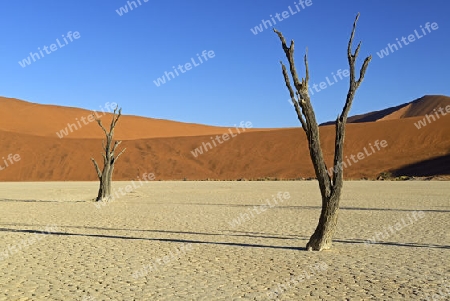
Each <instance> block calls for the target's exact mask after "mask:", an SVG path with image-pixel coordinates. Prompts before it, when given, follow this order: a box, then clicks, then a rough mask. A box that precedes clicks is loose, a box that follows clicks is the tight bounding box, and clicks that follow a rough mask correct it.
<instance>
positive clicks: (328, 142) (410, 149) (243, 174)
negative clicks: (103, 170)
mask: <svg viewBox="0 0 450 301" xmlns="http://www.w3.org/2000/svg"><path fill="white" fill-rule="evenodd" d="M4 103H6V108H5V106H3V104H4ZM0 105H2V110H0V111H1V116H0V141H2V143H1V144H2V148H1V150H0V158H2V159H1V160H0V168H1V167H5V162H3V158H5V159H7V156H8V154H13V155H14V154H18V155H20V158H21V159H20V161H18V162H14V164H9V166H8V167H6V168H4V169H3V170H0V180H2V181H69V180H72V181H73V180H77V181H78V180H96V176H95V171H94V167H93V165H92V162H91V161H90V157H91V156H93V157H95V158H96V159H97V161H100V159H101V155H100V152H101V139H98V138H100V137H102V132H101V130H100V128H98V125H96V124H94V123H92V125H90V126H91V128H90V130H87V127H88V126H86V129H84V128H82V129H81V130H79V131H75V132H74V133H72V134H70V135H69V137H70V139H68V138H63V139H60V138H58V137H56V134H55V128H57V127H58V126H61V125H64V123H67V121H68V120H72V119H75V118H77V117H78V118H79V117H80V116H87V115H88V111H85V110H80V109H75V108H61V107H56V106H44V105H32V104H28V103H26V102H22V101H17V100H12V99H6V100H5V99H3V100H2V101H1V103H0ZM31 106H32V107H31ZM17 108H21V109H22V112H20V113H19V112H17V111H15V109H17ZM24 108H25V109H24ZM27 110H29V113H25V112H26V111H27ZM61 112H64V114H65V115H64V116H62V117H60V120H57V121H54V122H49V124H48V125H45V124H46V122H47V121H49V119H50V117H51V116H54V114H55V113H56V114H62V113H61ZM14 114H17V115H16V116H12V117H11V115H14ZM83 114H84V115H83ZM24 116H26V117H24ZM108 117H109V116H108ZM108 117H105V123H107V121H108V120H110V117H109V118H108ZM421 119H423V117H411V118H403V119H396V120H386V121H379V122H369V123H353V124H348V126H347V135H346V140H345V155H347V156H349V157H350V156H351V155H355V156H356V155H358V152H364V147H366V149H367V150H368V151H369V153H371V154H370V156H366V157H365V158H364V159H362V160H360V161H359V162H357V163H352V166H349V167H347V168H345V169H344V170H345V171H344V176H345V177H346V178H347V179H349V178H362V177H368V178H374V177H376V176H377V175H378V174H379V173H381V172H384V171H394V172H395V171H396V170H400V171H408V172H413V173H415V172H417V173H419V171H420V172H422V173H423V172H426V173H428V174H432V175H435V174H447V175H449V174H450V169H449V167H448V165H446V166H444V165H443V164H442V162H448V156H449V155H450V134H449V126H450V114H449V115H447V116H443V117H441V118H440V119H439V120H437V121H434V122H430V123H428V124H427V125H426V126H425V127H422V128H421V129H417V128H416V126H415V125H414V123H415V122H417V121H418V120H421ZM153 123H155V124H153ZM143 124H145V125H146V128H145V130H142V129H141V127H142V125H143ZM163 124H164V126H162V125H163ZM43 125H45V127H44V128H39V127H40V126H43ZM161 126H162V130H164V132H163V133H161V132H159V133H158V132H155V131H157V129H158V128H159V127H161ZM120 129H122V130H121V131H119V130H120ZM225 132H227V129H226V128H216V127H208V126H203V125H192V127H187V126H186V125H185V124H183V123H178V122H172V121H166V120H155V119H149V118H141V117H133V116H123V119H121V120H120V121H119V123H118V126H117V138H122V139H127V140H124V141H123V143H122V145H121V146H123V147H126V148H127V150H126V152H125V153H124V154H123V155H122V156H121V157H120V159H119V160H118V162H117V165H116V169H115V174H114V178H113V179H114V180H131V179H135V178H136V177H137V176H141V175H142V174H143V173H144V172H153V173H154V174H155V176H156V180H168V179H184V178H186V179H188V180H201V179H208V178H210V179H230V180H231V179H240V178H246V179H256V178H264V177H274V178H275V177H276V178H298V177H313V176H314V171H313V168H312V164H311V160H310V158H309V152H308V149H307V144H306V138H305V135H304V132H303V130H302V129H301V128H294V129H278V130H257V129H256V130H254V131H253V132H246V133H242V134H239V135H237V136H236V137H234V138H231V139H230V140H229V141H226V142H224V143H223V144H222V145H219V146H217V147H215V148H213V149H212V150H209V151H207V152H205V153H204V154H202V155H199V156H198V157H195V156H194V155H193V154H192V153H191V151H193V150H194V149H195V148H197V147H199V146H200V145H201V144H202V143H203V142H205V143H206V142H209V141H210V135H212V134H218V133H219V134H222V133H225ZM119 133H120V135H119ZM320 133H321V142H322V145H323V147H324V155H325V158H326V160H327V163H328V164H330V163H331V160H332V154H333V144H334V126H322V127H321V132H320ZM163 134H164V135H168V136H169V137H156V138H155V136H156V135H163ZM139 135H142V136H141V137H139ZM151 135H153V136H151ZM80 136H81V137H82V138H77V137H80ZM175 136H178V137H175ZM97 137H98V138H97ZM131 137H132V138H131ZM86 138H91V139H86ZM94 138H95V139H94ZM376 140H386V142H387V144H388V146H387V147H385V148H381V149H380V150H379V151H376V152H374V153H373V152H372V151H371V150H370V146H369V143H371V144H372V145H374V142H375V141H376ZM7 162H9V161H7ZM422 166H423V167H422ZM443 166H444V167H443ZM408 167H410V168H409V169H408ZM424 168H426V169H427V170H424Z"/></svg>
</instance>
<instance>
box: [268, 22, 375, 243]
mask: <svg viewBox="0 0 450 301" xmlns="http://www.w3.org/2000/svg"><path fill="white" fill-rule="evenodd" d="M358 18H359V14H358V15H357V16H356V18H355V21H354V23H353V30H352V32H351V35H350V40H349V42H348V47H347V57H348V63H349V65H350V87H349V89H348V93H347V98H346V101H345V105H344V107H343V109H342V112H341V114H340V115H339V116H338V117H337V119H336V122H335V131H336V138H335V148H334V160H333V166H334V168H333V170H334V172H333V173H332V174H331V173H330V174H329V173H328V172H327V166H326V164H325V161H324V159H323V154H322V148H321V146H320V139H319V126H318V124H317V121H316V116H315V113H314V110H313V107H312V105H311V100H310V97H309V94H308V81H309V69H308V57H307V55H308V50H306V54H305V56H304V63H305V69H306V71H305V73H306V76H305V78H302V80H301V81H300V80H299V78H298V75H297V70H296V68H295V64H294V41H293V40H292V41H291V45H290V46H289V47H288V46H287V45H286V40H285V38H284V36H283V34H282V33H281V32H279V31H277V30H276V29H274V31H275V33H276V34H277V35H278V37H279V38H280V41H281V44H282V47H283V50H284V53H285V54H286V58H287V60H288V62H289V67H290V68H289V69H290V73H291V76H292V80H293V82H294V87H295V91H294V89H293V88H292V86H291V81H290V78H289V75H288V72H287V70H286V67H285V65H284V64H283V62H280V63H281V67H282V72H283V76H284V80H285V83H286V87H287V88H288V90H289V94H290V96H291V99H292V103H293V105H294V108H295V111H296V113H297V116H298V119H299V120H300V123H301V125H302V128H303V130H304V131H305V133H306V137H307V139H308V148H309V154H310V157H311V161H312V163H313V165H314V171H315V174H316V177H317V180H318V182H319V187H320V192H321V195H322V211H321V213H320V218H319V223H318V225H317V228H316V230H315V232H314V234H313V235H312V236H311V238H310V239H309V242H308V244H307V245H306V249H307V250H308V251H322V250H326V249H329V248H331V245H332V238H333V235H334V233H335V231H336V226H337V220H338V210H339V200H340V197H341V190H342V186H343V168H342V159H343V150H344V149H343V147H344V137H345V124H346V122H347V115H348V112H349V111H350V107H351V105H352V101H353V98H354V96H355V92H356V90H357V89H358V87H359V85H360V84H361V82H362V81H363V78H364V75H365V73H366V70H367V67H368V65H369V62H370V60H371V59H372V56H368V57H366V59H365V60H364V62H363V65H362V67H361V69H360V71H359V79H358V80H356V78H355V61H356V59H357V57H358V54H359V50H360V47H361V42H359V44H358V46H357V47H356V50H355V52H354V53H352V42H353V37H354V35H355V29H356V22H357V21H358Z"/></svg>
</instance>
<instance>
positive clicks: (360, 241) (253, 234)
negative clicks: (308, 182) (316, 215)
mask: <svg viewBox="0 0 450 301" xmlns="http://www.w3.org/2000/svg"><path fill="white" fill-rule="evenodd" d="M34 226H36V225H34ZM70 227H72V228H83V229H96V230H109V231H111V230H114V231H118V230H119V231H127V232H133V231H146V232H156V233H174V234H182V235H183V234H184V235H220V236H248V237H254V238H272V239H296V240H305V241H307V240H309V237H299V236H295V237H290V238H289V237H288V238H286V237H280V236H277V235H278V234H267V233H259V232H240V231H228V232H235V233H242V234H218V233H197V232H183V231H166V230H139V229H134V230H133V229H111V228H99V227H74V226H68V227H65V228H70ZM0 232H12V233H31V234H42V235H56V236H81V237H92V238H109V239H124V240H147V241H160V242H174V243H192V244H212V245H224V246H233V247H252V248H269V249H284V250H298V251H305V250H306V248H305V247H293V246H273V245H263V244H250V243H236V242H217V241H205V240H192V239H175V238H148V237H132V236H119V235H106V234H87V233H68V232H48V233H47V232H46V233H43V232H42V231H38V230H26V229H10V228H0ZM333 242H335V243H344V244H366V245H367V247H370V246H375V245H387V246H397V247H413V248H438V249H450V246H446V245H436V244H420V243H400V242H388V241H380V242H376V243H373V244H372V243H371V244H367V240H363V239H338V238H337V239H333Z"/></svg>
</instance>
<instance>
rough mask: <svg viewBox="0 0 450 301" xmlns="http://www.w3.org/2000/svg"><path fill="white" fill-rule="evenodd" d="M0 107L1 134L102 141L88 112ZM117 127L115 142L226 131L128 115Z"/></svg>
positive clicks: (4, 101)
mask: <svg viewBox="0 0 450 301" xmlns="http://www.w3.org/2000/svg"><path fill="white" fill-rule="evenodd" d="M0 107H1V110H0V130H1V131H6V132H14V133H22V134H30V135H36V136H46V137H52V138H58V135H57V134H56V133H60V135H62V137H63V139H74V138H89V139H91V138H103V137H104V134H103V132H102V130H101V129H100V127H99V126H98V124H97V123H96V122H95V121H93V119H90V120H89V119H88V117H89V116H90V115H92V113H93V112H92V111H88V110H84V109H78V108H71V107H61V106H54V105H41V104H35V103H30V102H26V101H22V100H17V99H13V98H5V97H0ZM111 110H112V109H111ZM105 111H106V112H107V111H108V109H105ZM97 115H98V116H99V117H101V118H102V120H103V119H105V121H103V125H104V126H105V127H106V126H108V125H109V123H108V122H107V120H111V117H110V116H111V114H109V113H107V114H106V115H105V114H104V113H103V112H102V111H100V112H97ZM68 124H72V126H71V128H67V127H68ZM119 124H120V126H117V129H116V130H115V138H117V139H118V140H133V139H142V138H156V137H179V136H198V135H213V134H222V133H225V132H227V131H228V128H224V127H214V126H207V125H201V124H193V123H182V122H176V121H170V120H163V119H153V118H144V117H138V116H129V115H128V116H127V115H123V116H122V117H121V118H120V121H119ZM61 130H66V133H67V135H64V134H63V133H61V132H60V131H61ZM71 130H72V131H71ZM247 131H258V129H252V128H250V129H247ZM58 139H59V138H58Z"/></svg>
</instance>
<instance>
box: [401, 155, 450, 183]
mask: <svg viewBox="0 0 450 301" xmlns="http://www.w3.org/2000/svg"><path fill="white" fill-rule="evenodd" d="M392 174H393V175H394V176H419V177H429V176H435V175H450V154H449V155H445V156H440V157H436V158H431V159H428V160H424V161H421V162H416V163H413V164H409V165H406V166H403V167H401V168H397V169H395V170H393V171H392Z"/></svg>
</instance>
